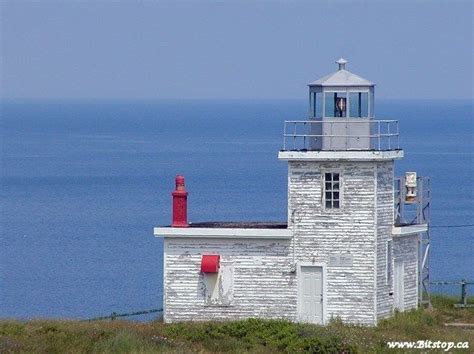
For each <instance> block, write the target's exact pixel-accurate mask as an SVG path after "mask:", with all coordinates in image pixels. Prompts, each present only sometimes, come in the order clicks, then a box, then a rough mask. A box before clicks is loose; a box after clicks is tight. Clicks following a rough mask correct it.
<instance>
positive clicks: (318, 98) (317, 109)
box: [310, 92, 323, 118]
mask: <svg viewBox="0 0 474 354" xmlns="http://www.w3.org/2000/svg"><path fill="white" fill-rule="evenodd" d="M310 107H311V113H310V115H311V117H312V118H321V117H322V116H323V94H322V93H321V92H311V96H310Z"/></svg>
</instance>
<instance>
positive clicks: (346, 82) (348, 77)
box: [308, 58, 375, 86]
mask: <svg viewBox="0 0 474 354" xmlns="http://www.w3.org/2000/svg"><path fill="white" fill-rule="evenodd" d="M336 63H337V64H338V65H339V70H338V71H336V72H334V73H332V74H329V75H326V76H324V77H322V78H321V79H318V80H316V81H313V82H311V83H309V84H308V86H375V84H374V83H373V82H371V81H369V80H366V79H364V78H362V77H360V76H358V75H356V74H353V73H351V72H350V71H348V70H346V64H347V60H345V59H343V58H341V59H339V60H338V61H336Z"/></svg>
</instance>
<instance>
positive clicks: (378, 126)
mask: <svg viewBox="0 0 474 354" xmlns="http://www.w3.org/2000/svg"><path fill="white" fill-rule="evenodd" d="M377 129H378V132H379V134H378V141H379V151H380V121H377Z"/></svg>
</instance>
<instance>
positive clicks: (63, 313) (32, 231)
mask: <svg viewBox="0 0 474 354" xmlns="http://www.w3.org/2000/svg"><path fill="white" fill-rule="evenodd" d="M473 103H474V102H473V101H468V100H453V101H435V100H433V101H430V100H424V101H419V100H405V101H403V100H378V101H377V102H376V116H377V118H378V119H398V120H399V121H400V130H401V146H402V148H403V149H404V150H405V158H404V159H403V160H401V161H398V162H396V170H397V174H399V175H401V174H403V173H404V172H405V171H417V172H418V175H420V176H430V177H431V179H432V195H433V200H432V225H438V226H445V225H458V224H472V223H473V221H474V217H473V216H474V202H473V200H474V195H473V194H474V188H473V185H474V184H473V177H474V176H473V168H474V152H473V150H474V149H473V147H474V139H473V138H474V120H473V116H474V114H473ZM306 116H307V102H306V100H264V101H262V100H221V101H213V100H196V101H194V100H167V101H151V100H150V101H145V100H144V101H132V100H131V101H99V100H96V101H94V100H89V101H87V100H84V101H32V100H30V101H4V102H3V103H2V106H1V147H2V152H1V157H2V161H1V162H2V163H1V183H2V185H1V187H2V188H1V199H2V203H1V220H0V226H1V249H0V300H1V303H0V318H18V319H29V318H37V317H48V318H58V317H61V318H89V317H94V316H100V315H107V314H110V313H111V312H113V311H115V312H130V311H136V310H146V309H152V308H160V307H161V297H162V240H161V239H158V238H155V237H154V236H153V227H154V226H158V225H168V224H169V223H170V220H171V197H170V192H171V191H172V190H173V188H174V177H175V175H176V174H178V173H180V174H184V175H185V177H186V185H187V189H188V191H189V205H188V208H189V219H190V221H194V222H197V221H210V220H213V221H214V220H232V221H243V220H249V221H250V220H251V221H269V220H272V221H286V201H287V194H286V193H287V190H286V183H287V166H286V163H284V162H281V161H279V160H278V159H277V153H278V151H279V149H281V147H282V142H283V121H284V120H297V119H301V120H304V119H306V118H305V117H306ZM473 230H474V229H473V228H469V227H464V228H433V230H432V243H431V247H432V248H431V250H432V253H431V267H432V271H431V278H432V280H460V279H461V278H466V279H473V278H474V271H473V269H474V256H473V241H474V237H473ZM435 290H437V291H444V292H448V293H458V292H459V288H458V287H456V288H449V287H441V288H436V289H435ZM469 290H470V293H471V294H473V293H474V287H471V288H470V289H469Z"/></svg>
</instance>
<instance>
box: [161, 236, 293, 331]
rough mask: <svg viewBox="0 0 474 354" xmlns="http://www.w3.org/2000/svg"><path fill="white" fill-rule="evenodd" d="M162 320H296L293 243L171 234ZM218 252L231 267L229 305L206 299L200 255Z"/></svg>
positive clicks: (167, 254) (168, 241) (222, 259)
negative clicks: (291, 246)
mask: <svg viewBox="0 0 474 354" xmlns="http://www.w3.org/2000/svg"><path fill="white" fill-rule="evenodd" d="M165 254H166V256H165V257H166V275H165V284H164V289H165V297H164V304H165V306H164V308H165V313H164V319H165V321H166V322H176V321H190V320H194V321H199V320H212V319H215V320H224V319H225V320H229V319H242V318H249V317H264V318H287V319H289V320H295V319H296V295H297V292H296V286H297V284H296V275H295V274H294V273H291V258H290V254H289V241H287V240H282V241H280V240H279V241H275V240H256V239H241V240H239V239H203V238H192V237H190V238H167V239H166V240H165ZM202 254H219V255H220V256H221V262H223V263H224V262H225V263H227V264H229V263H230V264H232V265H233V299H232V303H231V304H230V305H226V306H219V305H208V304H207V303H206V299H205V297H206V291H205V287H204V286H205V285H204V284H205V281H204V278H203V277H205V276H206V275H203V274H201V272H200V265H201V255H202Z"/></svg>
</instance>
